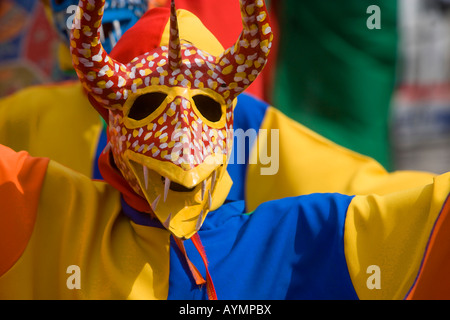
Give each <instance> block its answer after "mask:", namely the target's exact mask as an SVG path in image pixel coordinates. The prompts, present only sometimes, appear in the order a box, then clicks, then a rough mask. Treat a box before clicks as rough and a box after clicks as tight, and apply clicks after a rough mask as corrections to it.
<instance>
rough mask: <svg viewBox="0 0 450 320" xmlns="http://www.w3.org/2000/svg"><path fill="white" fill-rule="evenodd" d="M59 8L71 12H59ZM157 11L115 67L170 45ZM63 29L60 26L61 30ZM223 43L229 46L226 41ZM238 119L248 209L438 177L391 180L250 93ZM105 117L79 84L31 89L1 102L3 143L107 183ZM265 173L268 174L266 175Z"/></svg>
mask: <svg viewBox="0 0 450 320" xmlns="http://www.w3.org/2000/svg"><path fill="white" fill-rule="evenodd" d="M70 3H71V4H73V3H74V2H73V1H72V2H70ZM107 3H108V2H107ZM66 4H67V5H68V4H69V3H67V2H66ZM182 4H184V3H182ZM184 5H185V6H186V5H187V3H186V4H184ZM220 5H221V6H223V5H224V4H220ZM50 8H52V7H50V6H49V9H50ZM53 8H55V9H58V8H59V11H58V12H66V11H67V10H63V9H61V8H62V7H61V5H60V6H59V7H57V6H53ZM111 8H112V6H111V5H110V6H109V7H108V9H105V14H108V12H110V11H111V10H112V9H111ZM220 8H221V7H220ZM155 10H156V11H155V12H166V13H165V16H164V15H161V14H160V15H157V14H151V15H149V16H148V17H147V18H146V19H143V20H142V21H141V22H140V23H137V24H136V25H134V27H133V28H130V29H129V30H128V31H127V36H126V37H123V39H121V41H119V42H118V44H117V45H116V46H115V49H114V50H113V52H112V54H113V55H114V57H115V58H116V59H117V60H119V61H121V62H123V63H127V62H128V61H130V60H131V59H132V58H134V56H137V55H140V54H142V53H145V52H147V51H150V50H153V49H155V48H157V47H160V46H162V45H166V46H167V43H168V36H167V30H168V16H169V15H168V10H169V9H163V8H158V9H155ZM199 11H201V10H199ZM183 12H185V14H183V15H182V16H181V17H180V18H179V22H180V23H181V24H182V28H181V31H180V32H182V33H183V37H184V39H187V40H189V39H197V38H199V37H201V38H204V39H206V40H205V41H202V42H201V43H200V42H199V41H200V40H196V43H199V45H198V46H199V47H200V48H202V49H204V50H205V51H207V52H212V53H216V54H219V53H220V52H222V51H223V46H222V44H221V43H220V42H219V41H217V39H216V38H215V37H213V36H212V35H211V33H210V32H209V31H208V30H207V29H205V27H204V26H203V25H202V24H201V22H200V20H199V19H197V18H195V19H194V18H192V17H191V15H189V14H187V13H186V11H183ZM226 12H228V11H226ZM200 13H201V12H200ZM59 14H60V13H55V15H57V16H58V15H59ZM158 17H160V18H158ZM161 17H162V18H161ZM108 19H109V20H108V21H109V22H110V21H111V20H110V18H108ZM54 20H55V21H60V22H61V21H63V20H64V19H57V18H55V19H54ZM235 20H237V19H231V21H235ZM239 20H240V19H239ZM64 27H65V25H64V24H60V27H59V29H61V30H62V29H64ZM122 29H124V27H122ZM234 29H236V28H233V30H234ZM61 33H62V32H61ZM122 33H123V32H122ZM62 38H63V37H62ZM105 38H106V39H109V38H110V37H105ZM143 38H145V39H147V40H146V42H143V41H142V39H143ZM222 38H223V42H229V37H228V36H226V37H225V36H222ZM131 48H132V49H131ZM107 51H108V50H107ZM63 56H65V55H63ZM68 56H70V55H69V54H68ZM62 60H64V59H62ZM62 101H64V107H62V105H61V102H62ZM12 106H13V107H12ZM234 114H235V119H234V129H235V130H238V129H241V131H239V132H240V133H241V134H240V135H237V136H236V137H234V141H235V143H234V148H235V150H234V151H233V152H232V155H231V156H230V157H231V159H230V163H229V165H228V170H227V171H228V173H229V175H230V177H231V180H232V181H233V185H232V187H231V190H230V192H229V193H228V196H227V199H229V200H243V199H245V200H246V206H247V208H248V209H249V210H253V209H255V208H256V207H257V206H258V205H259V204H260V203H262V202H265V201H267V200H273V199H280V198H284V197H289V196H297V195H301V194H308V193H312V192H340V193H345V194H356V193H358V194H361V193H364V194H365V193H377V194H385V193H389V192H391V191H394V190H400V189H404V188H406V187H411V186H420V185H423V184H425V183H429V182H431V181H432V178H433V176H434V175H433V174H430V173H425V172H410V171H399V172H393V173H388V172H387V171H386V170H384V169H383V167H382V166H380V165H379V164H378V163H377V162H376V161H374V160H373V159H371V158H369V157H365V156H362V155H360V154H358V153H355V152H352V151H350V150H348V149H345V148H342V147H340V146H338V145H336V144H334V143H332V142H330V141H329V140H327V139H325V138H323V137H322V136H320V135H318V134H316V133H314V132H312V131H311V130H309V129H308V128H306V127H304V126H303V125H301V124H299V123H297V122H295V121H293V120H291V119H290V118H288V117H286V116H285V115H284V114H282V113H281V112H280V111H278V109H277V108H274V107H272V106H271V105H269V104H268V103H266V102H264V101H262V100H260V99H257V98H255V97H253V96H252V95H249V94H247V93H246V92H243V93H242V94H240V95H239V96H238V97H237V103H236V106H235V108H234ZM100 118H101V117H99V116H98V114H97V113H96V112H95V111H94V110H93V108H91V107H90V103H89V101H88V99H87V97H86V95H85V94H84V93H83V90H82V88H81V83H80V82H66V83H62V84H54V85H47V86H38V87H33V88H28V89H25V90H23V91H22V92H20V93H17V94H14V95H12V96H10V97H7V98H5V99H3V100H0V143H2V144H4V145H7V146H9V147H11V148H12V149H14V150H16V151H20V150H27V151H28V152H29V153H30V154H31V155H32V156H37V157H49V158H51V159H52V160H56V161H58V162H60V163H61V164H63V165H65V166H68V167H70V168H72V169H75V170H76V171H79V172H81V173H83V174H85V175H87V176H88V177H92V178H95V179H102V176H101V174H100V170H99V168H98V157H99V155H100V154H101V152H102V150H103V149H104V147H105V146H106V140H107V139H106V130H105V122H104V120H102V119H100ZM273 129H275V130H273ZM55 132H57V133H58V134H55ZM272 133H274V135H273V138H272ZM276 133H278V135H275V134H276ZM264 150H266V151H267V152H268V153H267V152H266V154H270V153H271V151H273V156H272V157H271V159H270V158H268V157H266V158H262V157H260V156H259V154H261V153H263V152H262V151H264ZM267 160H270V161H269V162H268V161H267ZM269 169H270V170H269ZM264 170H266V172H268V173H269V174H267V173H266V174H264ZM293 173H295V174H293Z"/></svg>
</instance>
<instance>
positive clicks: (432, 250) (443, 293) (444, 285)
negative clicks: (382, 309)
mask: <svg viewBox="0 0 450 320" xmlns="http://www.w3.org/2000/svg"><path fill="white" fill-rule="evenodd" d="M449 235H450V196H449V197H447V200H446V202H445V204H444V206H443V208H442V211H441V213H440V215H439V218H438V220H437V222H436V224H435V226H434V230H433V233H432V236H431V238H430V241H429V243H428V248H427V251H426V254H425V257H424V261H423V262H422V267H421V271H420V272H419V275H418V277H417V279H416V281H415V284H414V286H413V287H412V289H411V290H410V292H409V294H408V295H407V299H408V300H425V299H427V300H428V299H431V300H438V299H445V300H448V299H450V272H449V270H450V241H449Z"/></svg>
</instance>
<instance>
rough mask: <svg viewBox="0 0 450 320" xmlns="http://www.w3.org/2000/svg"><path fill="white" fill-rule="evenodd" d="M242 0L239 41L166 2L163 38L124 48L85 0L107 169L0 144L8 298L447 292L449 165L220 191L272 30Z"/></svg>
mask: <svg viewBox="0 0 450 320" xmlns="http://www.w3.org/2000/svg"><path fill="white" fill-rule="evenodd" d="M240 4H241V14H242V22H243V31H242V33H241V36H240V37H239V39H238V40H237V41H236V43H235V45H234V46H232V47H230V48H228V49H226V50H224V51H222V52H220V53H218V54H211V53H209V52H206V51H204V50H202V49H199V48H197V46H196V41H189V42H188V41H186V40H184V38H183V37H182V35H181V34H182V33H181V30H182V29H180V28H179V27H178V23H177V21H178V18H179V17H180V16H182V15H184V14H188V13H187V12H184V11H181V10H178V11H176V10H175V6H174V2H173V1H172V7H171V11H170V23H169V26H168V30H169V32H168V37H169V40H168V44H167V45H163V46H160V47H157V48H155V49H153V50H149V51H147V52H144V53H142V54H140V55H138V56H136V57H134V58H132V59H131V60H130V61H129V62H127V63H122V62H120V61H118V60H116V59H115V58H114V56H113V54H112V53H111V54H108V53H106V51H105V50H104V49H103V48H102V45H101V42H100V41H99V36H98V28H99V26H100V25H101V19H102V12H103V6H104V1H98V0H97V1H92V0H86V1H85V0H82V1H81V2H80V6H79V11H78V13H77V17H76V19H80V25H81V26H82V28H81V29H79V30H78V31H77V29H74V30H73V33H72V41H71V53H72V57H73V62H74V66H75V70H76V72H77V74H78V76H79V78H80V82H81V83H82V85H83V87H84V88H85V90H86V91H87V92H88V94H89V96H90V97H91V99H90V100H91V102H92V103H93V106H94V108H95V109H96V110H97V111H98V112H99V113H100V114H101V115H102V116H103V117H105V119H107V123H108V130H107V133H108V144H107V147H106V148H105V150H104V153H102V155H101V156H100V168H101V171H102V175H103V177H104V178H105V181H95V180H91V179H89V178H88V177H87V176H86V175H83V174H81V173H79V172H76V171H74V170H71V169H69V168H67V167H65V166H62V165H60V164H59V163H58V162H56V161H53V160H49V159H46V158H39V157H32V156H29V155H28V154H27V153H26V152H23V151H22V152H15V151H13V150H12V149H10V148H8V147H5V146H2V145H0V153H1V157H0V179H1V180H0V188H1V193H0V194H1V198H0V202H1V207H2V211H0V228H1V229H0V231H1V232H0V256H1V257H2V259H0V274H1V277H0V297H1V298H3V299H11V298H22V299H125V298H128V299H207V298H209V299H302V298H303V299H307V298H315V299H319V298H322V299H357V298H361V299H367V298H386V299H403V298H421V297H422V298H446V297H449V292H448V290H447V288H448V287H449V284H450V283H449V278H448V277H447V276H446V271H447V270H448V267H449V263H450V259H449V258H450V256H449V253H450V251H449V249H450V248H449V247H448V241H447V240H448V239H447V238H448V231H447V229H448V228H449V227H450V225H449V219H448V214H449V213H450V202H449V200H448V198H449V192H450V173H447V174H443V175H440V176H437V177H435V178H433V179H432V180H431V181H430V182H429V183H428V184H424V185H422V186H415V187H411V188H410V189H404V190H401V191H398V192H392V193H389V194H386V195H356V196H354V195H344V194H338V193H326V194H324V193H321V194H310V195H303V196H297V197H289V198H282V199H278V200H274V201H268V202H264V203H262V204H261V205H259V206H258V207H257V208H256V209H255V210H253V211H247V210H246V209H245V202H244V201H242V200H241V201H226V196H227V193H228V190H229V189H230V179H229V177H228V173H227V160H228V157H229V156H230V152H231V148H232V146H231V144H232V139H231V138H232V137H231V136H230V135H231V134H232V132H233V131H232V130H229V129H231V128H232V127H233V125H234V123H233V118H234V116H235V114H234V112H233V108H234V106H235V98H236V97H237V96H238V95H239V94H241V93H242V92H243V91H244V90H245V88H246V87H247V86H248V85H249V84H250V83H251V81H252V80H254V79H255V78H256V76H257V75H258V74H259V73H260V72H261V70H262V68H263V66H264V64H265V62H266V60H267V56H268V54H269V51H270V44H271V40H272V33H271V29H270V24H269V21H268V18H267V11H266V8H265V5H264V1H262V0H241V1H240ZM163 13H164V12H163V11H149V12H148V13H147V14H146V15H144V17H143V19H146V17H149V16H151V15H154V14H155V15H156V14H163ZM123 39H124V38H123ZM242 61H244V63H240V62H242ZM250 62H252V63H250ZM243 64H245V66H246V67H245V66H243ZM196 80H198V81H196ZM168 136H170V137H171V138H170V139H168V138H167V139H166V137H168ZM374 265H376V266H377V267H378V269H379V270H380V272H381V274H380V275H379V276H380V277H381V279H382V282H381V283H382V285H381V287H380V288H375V289H374V288H372V287H371V286H369V285H368V281H367V280H368V274H367V270H371V269H370V267H373V266H374ZM74 266H75V267H77V268H78V270H79V272H81V275H80V278H79V282H80V283H78V284H77V286H75V287H72V286H70V285H69V284H70V283H69V281H68V280H69V279H68V276H69V274H68V273H67V270H71V267H74Z"/></svg>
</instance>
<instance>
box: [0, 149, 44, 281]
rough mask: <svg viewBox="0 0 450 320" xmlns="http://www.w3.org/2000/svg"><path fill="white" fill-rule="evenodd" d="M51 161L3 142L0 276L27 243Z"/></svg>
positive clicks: (0, 179)
mask: <svg viewBox="0 0 450 320" xmlns="http://www.w3.org/2000/svg"><path fill="white" fill-rule="evenodd" d="M48 161H49V160H48V159H46V158H33V157H31V156H29V155H28V153H27V152H25V151H21V152H15V151H13V150H11V149H10V148H7V147H5V146H3V145H0V203H1V205H0V257H1V258H0V276H1V275H2V274H4V273H5V272H6V271H8V270H9V269H10V268H11V267H12V266H13V265H14V263H15V262H16V261H17V260H18V259H19V258H20V256H21V255H22V253H23V251H24V250H25V248H26V246H27V244H28V240H29V239H30V236H31V233H32V231H33V226H34V222H35V219H36V212H37V207H38V203H39V196H40V191H41V186H42V182H43V180H44V176H45V172H46V170H47V165H48Z"/></svg>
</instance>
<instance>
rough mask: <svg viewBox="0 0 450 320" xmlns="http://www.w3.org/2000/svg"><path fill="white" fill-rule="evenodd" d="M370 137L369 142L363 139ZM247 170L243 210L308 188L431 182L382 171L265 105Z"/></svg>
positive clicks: (384, 188)
mask: <svg viewBox="0 0 450 320" xmlns="http://www.w3.org/2000/svg"><path fill="white" fill-rule="evenodd" d="M368 143H370V142H368ZM249 162H250V163H249V165H248V170H247V186H246V200H247V203H248V208H249V210H253V209H254V208H255V207H257V206H258V205H259V204H261V203H262V202H265V201H268V200H274V199H280V198H284V197H290V196H297V195H302V194H309V193H314V192H319V193H320V192H339V193H343V194H348V195H354V194H380V195H381V194H387V193H391V192H394V191H398V190H402V189H405V188H411V187H414V186H421V185H424V184H428V183H431V182H432V179H433V177H434V175H433V174H431V173H427V172H418V171H397V172H392V173H388V172H387V171H386V170H385V169H384V168H383V167H382V166H381V165H380V164H379V163H378V162H376V161H375V160H373V159H372V158H370V157H366V156H363V155H361V154H358V153H356V152H353V151H351V150H348V149H346V148H344V147H341V146H339V145H337V144H335V143H333V142H331V141H329V140H327V139H325V138H324V137H322V136H320V135H318V134H316V133H314V132H313V131H311V130H309V129H308V128H306V127H304V126H303V125H301V124H299V123H298V122H296V121H294V120H292V119H290V118H288V117H287V116H285V115H284V114H282V113H281V112H280V111H278V110H277V109H275V108H273V107H269V108H268V109H267V112H266V115H265V117H264V120H263V123H262V125H261V128H260V130H259V134H258V139H257V142H256V143H255V144H254V146H253V148H252V150H251V156H250V161H249Z"/></svg>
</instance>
